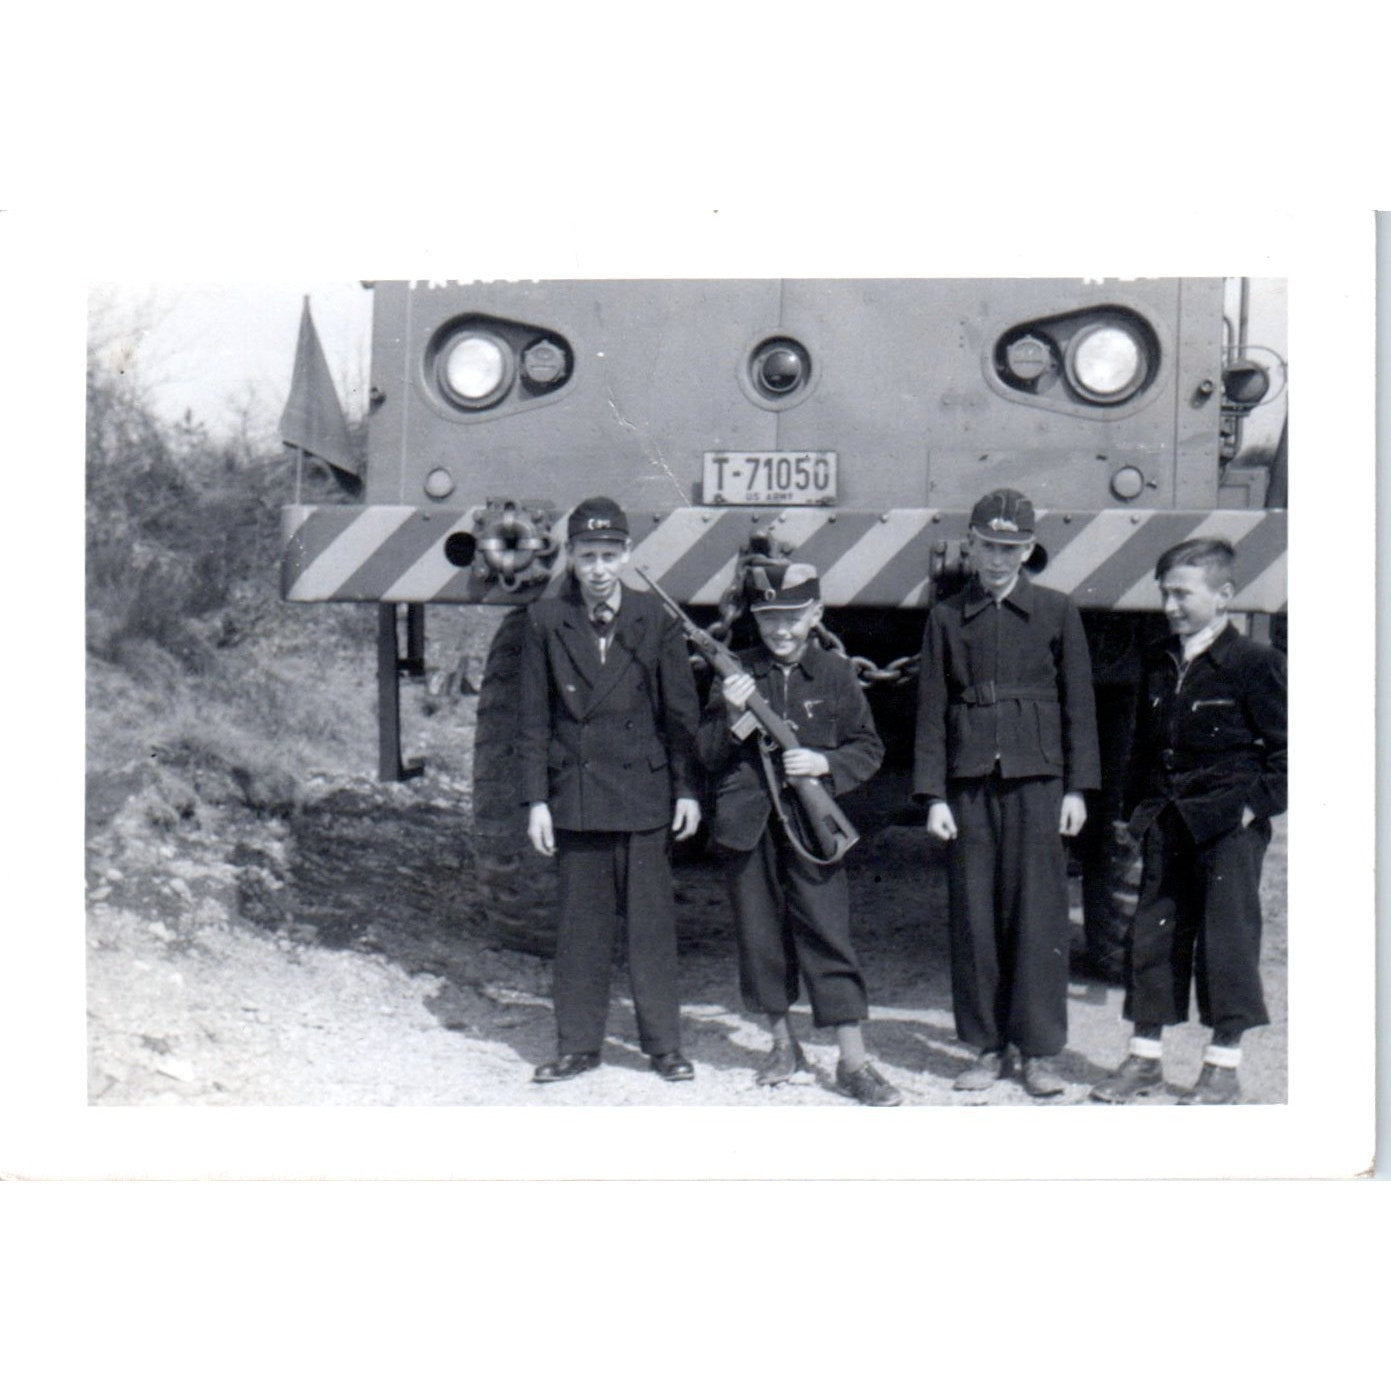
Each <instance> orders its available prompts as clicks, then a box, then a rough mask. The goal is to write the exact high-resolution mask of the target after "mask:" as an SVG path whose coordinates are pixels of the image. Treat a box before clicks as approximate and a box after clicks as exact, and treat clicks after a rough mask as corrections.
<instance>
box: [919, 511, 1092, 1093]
mask: <svg viewBox="0 0 1391 1391" xmlns="http://www.w3.org/2000/svg"><path fill="white" fill-rule="evenodd" d="M1034 548H1035V542H1034V509H1033V505H1032V504H1031V503H1030V502H1029V500H1028V498H1026V497H1024V496H1023V495H1022V494H1020V493H1018V492H1016V491H1015V490H1014V489H1012V488H1002V489H999V490H998V491H996V492H993V493H989V494H987V495H986V496H985V497H983V498H981V500H980V501H979V502H978V503H976V505H975V507H974V509H973V510H972V512H971V520H970V554H971V559H972V563H973V569H974V573H973V575H972V577H971V580H970V582H969V583H968V584H967V586H966V588H965V589H963V590H961V591H960V592H959V593H957V594H954V595H952V596H951V597H949V598H946V599H943V600H941V601H939V602H938V603H936V604H934V605H933V607H932V608H931V610H930V611H929V613H928V618H927V627H926V631H925V633H924V635H923V652H922V666H921V671H920V676H919V697H918V723H917V731H916V750H915V759H914V771H913V792H914V796H915V797H916V798H917V799H918V800H920V801H926V802H927V804H928V811H927V830H928V833H929V834H930V835H933V836H936V837H937V838H938V839H940V840H943V841H948V842H950V846H951V849H950V856H949V874H948V884H949V903H950V916H951V926H950V940H951V978H952V1005H953V1008H954V1012H955V1015H956V1029H957V1033H958V1035H959V1036H960V1037H961V1039H962V1040H963V1041H964V1042H966V1043H968V1044H970V1045H971V1046H972V1047H974V1048H975V1049H977V1051H978V1056H977V1058H976V1060H975V1062H974V1063H973V1064H972V1065H971V1066H970V1067H969V1068H967V1069H966V1071H964V1072H963V1073H961V1074H960V1075H959V1076H958V1077H957V1078H956V1081H955V1083H954V1084H953V1085H954V1086H955V1087H956V1088H958V1089H959V1090H965V1091H977V1090H983V1089H985V1088H987V1087H989V1086H991V1085H992V1084H993V1083H994V1082H995V1081H996V1080H997V1079H998V1078H1000V1077H1003V1076H1005V1075H1007V1074H1008V1072H1009V1070H1010V1067H1011V1057H1012V1055H1011V1051H1010V1050H1011V1048H1012V1047H1013V1048H1015V1049H1017V1050H1018V1051H1019V1053H1020V1054H1021V1055H1022V1057H1023V1067H1022V1072H1023V1082H1024V1087H1025V1089H1026V1090H1027V1091H1028V1092H1029V1094H1030V1095H1031V1096H1036V1097H1048V1096H1055V1095H1057V1094H1058V1093H1059V1092H1061V1091H1062V1090H1063V1082H1062V1079H1061V1078H1060V1077H1059V1076H1058V1074H1057V1072H1056V1070H1055V1068H1054V1064H1053V1061H1052V1060H1053V1058H1054V1057H1055V1056H1056V1055H1057V1054H1058V1053H1059V1052H1060V1051H1061V1050H1062V1047H1063V1044H1064V1043H1065V1042H1066V1040H1067V977H1068V944H1069V935H1070V933H1069V922H1068V906H1067V861H1066V857H1065V855H1064V851H1063V842H1062V839H1061V837H1062V836H1072V835H1076V834H1077V832H1078V831H1080V830H1081V829H1082V825H1083V822H1084V821H1085V820H1086V814H1087V813H1086V801H1085V798H1084V797H1083V793H1084V792H1085V791H1086V790H1088V789H1091V788H1095V787H1098V786H1099V785H1100V780H1101V779H1100V760H1099V755H1098V750H1097V739H1096V710H1095V700H1094V696H1093V693H1092V676H1091V660H1090V657H1089V654H1088V652H1087V641H1086V637H1085V635H1084V634H1083V631H1082V620H1081V617H1080V615H1079V614H1078V612H1077V609H1076V607H1075V606H1074V605H1073V603H1072V601H1071V599H1069V598H1068V597H1067V596H1066V595H1064V594H1060V593H1058V592H1057V591H1056V590H1052V589H1045V588H1044V587H1043V586H1041V585H1035V584H1034V583H1033V582H1032V581H1031V580H1030V579H1029V577H1028V575H1027V574H1025V573H1024V570H1023V566H1024V563H1025V561H1027V560H1028V559H1029V558H1030V556H1031V555H1032V554H1033V553H1034Z"/></svg>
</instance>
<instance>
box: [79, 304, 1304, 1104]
mask: <svg viewBox="0 0 1391 1391" xmlns="http://www.w3.org/2000/svg"><path fill="white" fill-rule="evenodd" d="M194 299H196V296H195V295H194V294H193V292H192V291H190V290H187V289H185V290H183V291H182V292H181V291H180V290H179V288H178V287H167V289H165V290H164V291H163V293H161V287H158V286H156V287H145V289H144V291H143V297H142V292H140V291H137V289H136V288H134V287H122V286H95V287H93V289H92V293H91V301H90V317H89V327H90V331H89V341H88V382H87V407H88V416H87V433H86V439H87V468H88V508H89V515H88V534H87V568H88V587H87V605H88V610H87V611H88V628H87V646H88V658H87V686H88V721H89V744H88V748H89V753H88V766H87V835H88V842H87V854H88V858H87V899H88V963H87V993H88V1009H89V1020H88V1036H87V1048H88V1064H89V1071H88V1098H87V1100H88V1104H89V1105H90V1106H91V1107H95V1108H108V1107H259V1106H268V1105H269V1106H306V1107H313V1106H326V1105H327V1106H335V1105H346V1106H381V1107H391V1106H396V1107H416V1106H427V1107H428V1106H433V1107H489V1106H506V1107H529V1108H552V1109H554V1108H569V1107H627V1106H641V1107H663V1108H672V1107H677V1108H682V1107H745V1108H760V1109H767V1108H806V1107H818V1108H836V1109H853V1108H855V1107H871V1108H888V1107H910V1108H911V1107H940V1108H1005V1107H1009V1108H1028V1109H1030V1110H1039V1109H1045V1108H1046V1109H1058V1108H1080V1109H1084V1110H1088V1111H1092V1112H1101V1111H1105V1112H1107V1113H1114V1112H1117V1111H1118V1110H1119V1109H1120V1108H1158V1107H1169V1106H1175V1107H1194V1106H1197V1107H1212V1106H1224V1107H1225V1106H1235V1105H1240V1106H1246V1107H1279V1106H1282V1105H1284V1104H1285V1103H1286V1102H1287V1100H1288V1095H1289V1088H1288V1069H1287V1042H1288V1028H1287V1026H1288V1009H1287V972H1286V961H1287V955H1286V944H1287V926H1288V913H1287V903H1286V864H1287V856H1288V835H1287V831H1286V826H1285V815H1284V814H1285V811H1286V806H1287V792H1286V766H1287V755H1286V749H1287V736H1286V670H1287V659H1286V653H1287V650H1288V641H1289V635H1288V627H1287V621H1286V620H1287V608H1288V596H1287V592H1286V576H1287V570H1286V555H1287V547H1288V537H1287V528H1286V515H1287V510H1286V509H1287V498H1288V476H1289V471H1290V465H1289V446H1288V438H1289V435H1288V408H1289V400H1290V389H1289V349H1288V344H1287V327H1286V285H1285V282H1284V281H1282V280H1278V279H1271V278H1259V277H1254V278H1253V277H1227V278H1223V277H1208V278H1158V277H1156V278H1147V279H1132V280H1090V281H1089V280H1082V279H1065V278H995V279H961V278H942V279H927V278H922V279H832V278H825V279H786V280H773V279H742V280H740V279H694V278H692V279H675V278H671V279H648V280H617V279H610V280H597V279H596V280H558V279H557V280H535V281H520V280H518V281H489V282H468V281H378V282H373V283H367V284H362V285H357V286H337V287H332V288H331V289H330V290H329V291H328V292H325V291H323V289H322V288H320V290H319V293H318V297H317V302H316V296H315V294H311V293H306V294H304V295H303V297H302V299H294V298H291V297H290V296H288V295H287V292H286V289H285V287H283V286H277V287H269V286H268V287H265V289H264V292H263V293H262V295H260V296H258V290H257V287H254V286H244V285H243V286H237V287H224V292H223V293H218V292H217V287H203V291H202V304H201V306H198V305H195V306H194V307H193V308H192V309H189V308H188V303H189V301H191V300H194ZM233 312H236V313H238V314H240V315H241V316H242V319H241V323H242V324H243V326H245V325H247V324H250V325H251V326H252V327H251V329H250V330H249V331H248V332H246V335H245V338H244V343H245V344H246V352H247V354H248V356H247V359H246V361H247V363H248V369H247V370H248V376H249V377H251V376H255V377H256V379H255V380H254V381H252V382H251V383H250V384H248V383H246V382H244V383H243V384H242V386H243V390H242V395H241V396H240V397H239V398H238V397H237V396H236V395H235V390H234V387H235V383H233V382H227V383H225V385H226V386H227V392H226V399H227V400H231V401H233V402H235V409H232V410H230V411H229V410H228V409H227V408H226V405H225V402H224V406H223V408H222V409H221V410H220V411H218V412H210V413H206V414H205V413H203V412H200V411H199V410H195V409H194V408H193V406H191V405H188V404H187V402H186V397H181V396H180V393H179V390H178V389H177V371H174V372H171V371H170V370H169V369H170V367H171V362H170V361H165V362H164V363H162V364H161V363H160V362H158V360H157V354H156V353H152V345H157V344H158V342H159V336H160V335H159V329H160V325H161V323H162V322H164V321H165V320H167V319H168V318H170V317H173V318H175V319H177V317H178V315H179V314H180V313H190V314H194V315H199V314H201V315H202V316H203V317H204V319H205V320H206V325H205V326H206V327H207V329H208V330H209V331H210V332H212V333H216V331H217V328H216V318H217V315H218V314H231V313H233ZM142 315H143V316H144V318H145V320H146V321H145V322H141V319H142ZM325 326H327V328H326V331H325V332H322V333H321V328H324V327H325ZM258 340H260V341H258ZM325 340H327V341H328V342H329V343H331V344H332V348H331V349H326V347H325ZM253 362H254V367H252V366H251V365H250V364H252V363H253ZM277 365H279V366H283V376H282V377H281V378H280V379H279V380H278V381H277V380H276V379H275V378H274V377H273V376H272V375H271V373H272V372H273V371H274V368H275V367H276V366H277ZM227 370H233V369H227ZM257 374H259V375H257ZM171 376H173V377H174V378H175V382H176V386H175V389H171V388H170V382H169V378H170V377H171ZM180 404H182V405H183V408H182V410H180V408H179V407H180ZM210 417H211V418H210Z"/></svg>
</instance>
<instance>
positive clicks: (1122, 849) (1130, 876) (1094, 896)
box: [1076, 685, 1140, 984]
mask: <svg viewBox="0 0 1391 1391" xmlns="http://www.w3.org/2000/svg"><path fill="white" fill-rule="evenodd" d="M1096 726H1097V736H1098V742H1099V744H1100V752H1101V790H1100V791H1099V792H1095V793H1091V794H1089V796H1088V798H1087V813H1088V814H1087V824H1086V825H1085V826H1084V827H1083V828H1082V834H1081V835H1080V836H1079V837H1078V838H1077V840H1078V843H1077V846H1076V853H1077V858H1078V859H1079V860H1080V861H1081V867H1082V920H1083V924H1084V934H1085V941H1084V943H1083V946H1082V951H1081V953H1080V957H1081V959H1080V960H1079V961H1077V963H1076V965H1077V968H1078V969H1079V970H1080V971H1081V972H1083V973H1085V974H1086V975H1089V976H1091V977H1093V978H1094V979H1097V980H1103V981H1106V982H1108V983H1110V984H1120V983H1122V982H1123V981H1124V979H1125V949H1126V940H1127V938H1128V937H1129V934H1130V922H1131V919H1132V918H1133V917H1134V916H1135V902H1136V899H1137V896H1138V894H1139V888H1140V855H1139V849H1138V847H1137V846H1136V845H1135V844H1134V843H1133V841H1132V840H1131V838H1130V836H1129V835H1128V834H1122V833H1119V832H1118V831H1117V829H1116V825H1117V823H1118V822H1119V821H1120V819H1121V817H1122V815H1123V810H1124V783H1125V773H1126V764H1127V763H1128V762H1129V758H1130V741H1131V739H1132V737H1133V735H1134V728H1135V687H1134V686H1133V685H1106V686H1098V687H1097V688H1096Z"/></svg>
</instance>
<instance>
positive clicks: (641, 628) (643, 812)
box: [517, 584, 700, 831]
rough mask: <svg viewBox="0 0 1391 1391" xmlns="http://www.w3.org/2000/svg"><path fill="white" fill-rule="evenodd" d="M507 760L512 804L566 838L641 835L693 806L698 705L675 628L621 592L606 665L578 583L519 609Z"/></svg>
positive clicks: (659, 610) (656, 610)
mask: <svg viewBox="0 0 1391 1391" xmlns="http://www.w3.org/2000/svg"><path fill="white" fill-rule="evenodd" d="M520 702H521V709H520V714H519V721H518V732H517V756H518V765H519V772H520V785H519V787H518V789H517V791H518V796H519V797H520V799H521V801H523V802H526V803H530V802H547V803H549V805H550V810H551V819H552V821H553V823H554V824H555V825H556V826H557V827H559V828H561V829H563V830H570V831H650V830H656V829H657V827H659V826H661V825H664V824H669V823H670V821H671V818H672V811H673V806H674V803H675V799H676V798H677V797H699V795H700V792H699V788H698V781H697V780H698V769H697V766H696V762H695V734H696V727H697V725H698V724H699V722H700V698H699V696H698V695H697V693H696V687H695V678H694V677H693V676H692V675H691V663H690V659H689V657H688V656H687V652H686V640H685V637H684V635H683V634H682V632H681V628H680V626H679V625H678V624H677V623H676V621H675V619H673V618H671V617H670V616H669V615H668V614H667V612H666V610H665V609H664V608H663V607H662V605H661V603H660V602H659V601H658V600H657V599H656V598H655V597H654V596H653V595H651V594H649V593H646V592H645V591H640V590H633V589H627V588H625V589H624V591H623V598H622V601H621V603H620V604H619V606H618V612H617V614H616V615H615V616H614V619H613V626H612V628H611V629H610V631H609V633H608V649H607V653H606V655H605V659H604V660H601V659H600V652H599V641H598V638H597V636H596V635H595V632H594V629H593V627H592V626H591V624H590V622H589V615H588V614H587V612H586V611H585V606H584V601H583V599H582V598H581V597H580V593H579V589H578V586H576V585H573V584H572V585H571V586H570V587H569V589H568V590H567V592H566V593H564V594H562V595H558V596H556V597H554V598H547V599H538V600H536V602H535V603H533V604H532V605H531V606H530V607H529V608H528V610H527V626H526V629H525V633H524V637H523V641H522V658H521V697H520Z"/></svg>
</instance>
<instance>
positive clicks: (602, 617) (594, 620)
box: [589, 604, 613, 638]
mask: <svg viewBox="0 0 1391 1391" xmlns="http://www.w3.org/2000/svg"><path fill="white" fill-rule="evenodd" d="M589 622H590V626H591V627H593V629H594V631H595V632H596V633H598V635H599V636H600V638H605V637H607V636H608V631H609V624H610V623H612V622H613V610H612V609H611V608H610V607H609V606H608V605H607V604H595V605H594V612H593V613H591V614H590V615H589Z"/></svg>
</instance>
